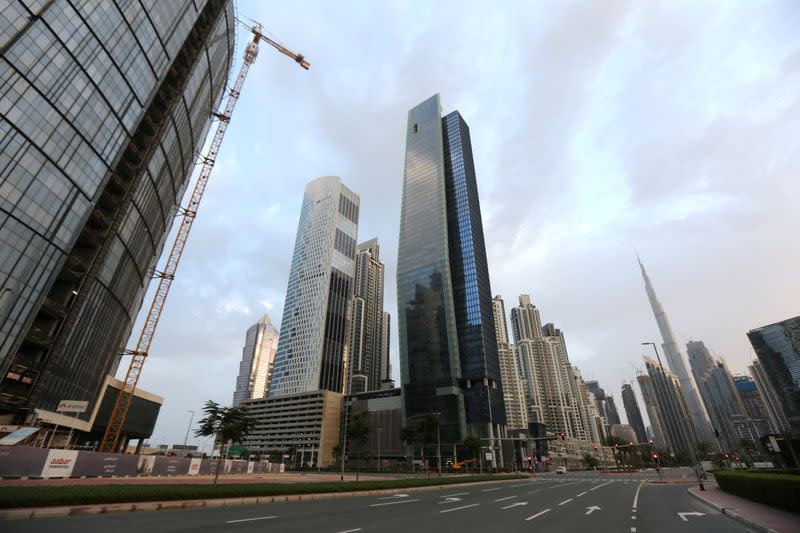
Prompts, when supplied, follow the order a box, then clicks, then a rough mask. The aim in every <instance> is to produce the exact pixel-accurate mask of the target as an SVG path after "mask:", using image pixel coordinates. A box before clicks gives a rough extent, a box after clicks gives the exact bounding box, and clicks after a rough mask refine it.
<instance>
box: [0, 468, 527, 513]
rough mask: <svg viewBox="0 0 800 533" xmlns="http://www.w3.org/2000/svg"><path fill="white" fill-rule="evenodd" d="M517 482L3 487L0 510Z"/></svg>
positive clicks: (451, 479)
mask: <svg viewBox="0 0 800 533" xmlns="http://www.w3.org/2000/svg"><path fill="white" fill-rule="evenodd" d="M517 478H518V476H506V475H499V476H498V475H495V476H454V477H446V478H444V479H435V478H434V479H387V480H369V481H359V482H353V481H345V482H339V481H335V482H322V483H252V484H250V483H241V484H240V483H236V484H224V485H216V486H214V485H211V484H209V485H199V484H187V485H167V484H165V485H146V484H139V485H135V484H131V485H61V486H41V487H36V486H34V487H30V486H28V487H0V508H6V509H7V508H18V507H47V506H58V505H86V504H103V503H129V502H152V501H167V500H199V499H211V498H243V497H251V496H284V495H289V494H320V493H330V492H348V491H365V490H379V489H404V488H411V487H427V486H432V485H452V484H455V483H470V482H478V481H499V480H504V479H517Z"/></svg>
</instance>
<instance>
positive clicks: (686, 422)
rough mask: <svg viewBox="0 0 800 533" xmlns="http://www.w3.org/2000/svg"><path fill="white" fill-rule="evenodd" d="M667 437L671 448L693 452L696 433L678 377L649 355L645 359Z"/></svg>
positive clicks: (676, 450)
mask: <svg viewBox="0 0 800 533" xmlns="http://www.w3.org/2000/svg"><path fill="white" fill-rule="evenodd" d="M644 362H645V366H646V367H647V373H648V375H649V376H650V383H651V384H652V388H653V392H654V395H655V405H656V407H657V409H658V415H659V419H660V420H661V423H662V426H663V429H664V432H665V437H666V440H667V441H668V442H669V445H670V449H672V450H673V451H674V452H680V453H685V454H689V455H690V456H691V455H693V453H694V452H693V450H694V443H695V442H697V433H696V432H695V429H694V426H693V425H692V419H691V417H690V416H689V408H688V407H687V406H686V400H685V399H684V395H683V393H682V391H681V384H680V378H678V376H676V375H675V374H673V373H672V372H670V371H668V370H666V369H665V368H664V367H662V366H661V365H660V364H658V363H656V362H655V361H653V360H652V359H650V358H649V357H645V358H644Z"/></svg>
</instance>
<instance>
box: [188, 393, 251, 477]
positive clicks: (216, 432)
mask: <svg viewBox="0 0 800 533" xmlns="http://www.w3.org/2000/svg"><path fill="white" fill-rule="evenodd" d="M203 413H204V414H205V416H204V417H203V418H202V419H200V421H199V422H198V423H199V427H198V428H197V431H195V433H194V434H195V436H197V437H212V436H213V437H214V438H215V440H216V441H218V442H228V441H233V442H234V443H237V444H239V443H241V442H242V441H243V440H244V438H245V437H246V436H247V434H248V433H250V432H251V431H252V430H253V428H254V427H255V425H256V420H255V418H253V417H252V416H251V415H250V413H249V412H248V410H247V407H223V406H221V405H220V404H218V403H217V402H213V401H211V400H208V401H207V402H206V405H205V406H204V407H203ZM221 464H222V450H220V454H219V458H218V459H217V471H216V473H215V474H214V485H216V484H217V478H219V469H220V465H221Z"/></svg>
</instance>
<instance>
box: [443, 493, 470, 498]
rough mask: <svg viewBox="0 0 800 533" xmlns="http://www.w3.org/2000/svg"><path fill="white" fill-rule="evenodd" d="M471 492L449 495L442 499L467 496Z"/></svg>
mask: <svg viewBox="0 0 800 533" xmlns="http://www.w3.org/2000/svg"><path fill="white" fill-rule="evenodd" d="M467 494H469V492H457V493H455V494H448V495H447V496H441V498H454V497H456V496H466V495H467Z"/></svg>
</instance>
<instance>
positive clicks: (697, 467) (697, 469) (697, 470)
mask: <svg viewBox="0 0 800 533" xmlns="http://www.w3.org/2000/svg"><path fill="white" fill-rule="evenodd" d="M648 344H649V345H650V346H652V347H653V350H655V352H656V359H658V368H659V372H660V373H661V375H662V376H664V379H666V375H665V374H664V366H663V365H662V364H661V357H660V356H659V355H658V348H656V343H654V342H643V343H642V346H646V345H648ZM687 441H688V443H689V453H690V454H691V455H692V462H693V463H694V473H695V475H696V476H697V484H698V485H699V486H700V490H706V488H705V487H704V486H703V479H702V478H701V477H700V462H699V460H698V458H697V451H696V450H695V447H694V442H692V439H691V438H689V439H687Z"/></svg>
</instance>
